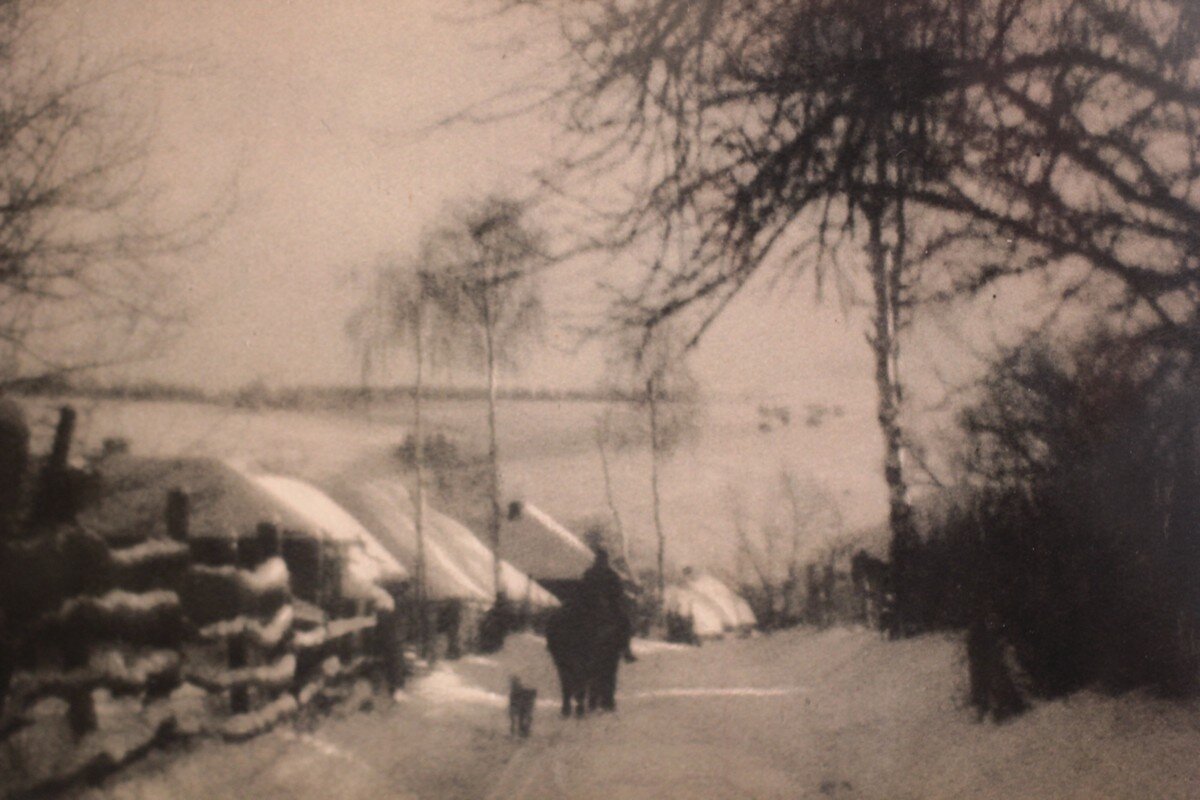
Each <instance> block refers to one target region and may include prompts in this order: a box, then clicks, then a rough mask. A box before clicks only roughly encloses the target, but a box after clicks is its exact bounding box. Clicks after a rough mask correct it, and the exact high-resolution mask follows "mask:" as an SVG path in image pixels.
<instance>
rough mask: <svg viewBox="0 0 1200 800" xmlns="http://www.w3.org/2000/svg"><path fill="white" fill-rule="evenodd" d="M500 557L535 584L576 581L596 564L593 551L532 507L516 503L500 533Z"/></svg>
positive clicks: (527, 504) (545, 514)
mask: <svg viewBox="0 0 1200 800" xmlns="http://www.w3.org/2000/svg"><path fill="white" fill-rule="evenodd" d="M500 554H501V555H502V556H503V557H504V559H505V560H507V561H510V562H511V563H512V564H514V565H515V566H517V567H518V568H520V569H522V570H524V571H525V572H526V573H528V574H529V575H530V576H532V577H533V578H534V580H572V579H578V578H579V577H580V576H581V575H583V572H584V570H586V569H587V568H588V567H589V566H591V564H592V560H593V554H592V551H591V549H590V548H588V546H587V545H585V544H584V543H583V542H582V541H580V539H579V537H577V536H576V535H575V534H574V533H572V532H571V531H569V530H567V529H566V528H565V527H563V526H562V525H561V524H559V523H558V521H557V520H555V519H554V518H553V517H551V516H550V515H549V514H547V513H546V512H545V511H543V510H542V509H540V508H538V507H537V506H535V505H534V504H532V503H526V502H522V503H514V504H513V505H512V506H511V507H510V510H509V514H508V515H507V518H506V519H505V521H504V524H503V526H502V527H501V531H500Z"/></svg>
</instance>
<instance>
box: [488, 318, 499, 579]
mask: <svg viewBox="0 0 1200 800" xmlns="http://www.w3.org/2000/svg"><path fill="white" fill-rule="evenodd" d="M484 308H485V313H484V345H485V350H486V356H487V380H488V462H489V464H490V465H491V475H490V476H489V477H490V484H491V485H490V492H489V494H490V495H491V497H490V499H491V505H492V509H491V517H490V518H489V519H488V534H489V535H488V539H489V541H490V542H491V544H492V588H493V590H494V591H495V595H496V597H499V596H500V592H501V584H500V447H499V445H498V444H497V442H496V348H495V332H494V331H493V330H492V318H491V307H490V303H485V304H484Z"/></svg>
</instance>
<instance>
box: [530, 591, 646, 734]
mask: <svg viewBox="0 0 1200 800" xmlns="http://www.w3.org/2000/svg"><path fill="white" fill-rule="evenodd" d="M627 640H628V637H627V635H626V634H625V631H624V629H623V627H622V625H621V621H620V620H619V619H618V618H617V617H615V616H614V615H613V614H610V613H606V610H605V609H604V608H603V607H602V606H600V605H598V604H595V603H589V602H585V601H583V600H574V601H572V602H568V603H566V604H565V605H563V607H562V608H560V609H558V611H556V612H554V614H553V615H552V616H551V617H550V620H549V621H548V622H547V624H546V648H547V649H548V650H549V651H550V658H551V659H552V660H553V661H554V667H555V669H557V670H558V680H559V683H560V684H561V685H562V696H563V704H562V715H563V716H564V717H569V716H570V715H571V700H572V699H574V700H575V715H576V716H579V717H582V716H583V715H584V712H585V710H587V709H595V708H597V707H599V708H602V709H605V710H608V711H613V710H615V709H616V707H617V701H616V693H617V668H618V666H619V665H620V659H621V653H622V651H623V650H624V649H625V646H626V642H627Z"/></svg>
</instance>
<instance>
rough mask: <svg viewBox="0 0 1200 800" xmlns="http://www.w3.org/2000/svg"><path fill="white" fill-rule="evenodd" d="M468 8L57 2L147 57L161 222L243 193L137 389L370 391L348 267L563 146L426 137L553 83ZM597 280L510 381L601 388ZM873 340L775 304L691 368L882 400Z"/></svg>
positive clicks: (833, 309) (571, 273) (728, 385)
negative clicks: (254, 386) (501, 95)
mask: <svg viewBox="0 0 1200 800" xmlns="http://www.w3.org/2000/svg"><path fill="white" fill-rule="evenodd" d="M452 11H453V9H452V8H451V7H450V6H447V4H446V3H445V2H438V1H437V0H396V1H395V2H380V1H379V0H360V1H359V2H347V0H336V1H335V0H300V1H293V2H283V1H282V0H256V2H252V3H251V2H240V1H238V0H223V1H217V0H212V1H210V2H202V1H201V0H157V1H156V2H153V3H147V2H144V0H104V1H103V2H100V1H97V0H88V1H87V2H83V1H82V0H78V1H77V2H76V3H68V4H65V5H64V6H62V7H61V10H60V11H59V12H58V13H60V15H61V17H62V20H63V23H64V29H65V30H66V36H65V41H66V42H67V43H68V46H76V44H77V46H78V47H79V48H80V49H81V50H82V51H84V52H87V53H95V54H98V55H104V54H111V53H122V54H125V55H135V56H141V55H145V56H148V57H151V59H152V61H153V64H154V67H153V68H152V69H149V70H140V71H138V72H137V73H136V74H135V75H133V76H131V77H129V78H128V79H127V83H128V85H127V86H126V87H124V91H125V100H126V102H128V103H129V106H130V113H142V112H145V111H147V110H149V111H152V112H153V115H154V120H155V126H156V130H157V135H156V140H155V141H156V149H155V153H154V158H153V160H152V163H151V176H152V179H153V181H155V182H157V183H160V184H161V185H162V186H163V187H164V189H165V194H164V196H163V199H162V208H163V210H164V213H168V212H173V213H180V210H181V209H192V208H202V207H205V205H206V204H208V205H212V204H214V203H220V202H222V199H223V198H225V197H227V196H228V187H229V186H230V185H231V184H236V192H235V194H234V196H235V198H236V207H235V210H234V213H233V214H232V216H231V218H230V219H229V220H228V222H227V223H226V224H225V225H224V226H223V227H222V228H221V230H220V232H219V233H218V235H217V236H216V238H215V239H214V241H212V242H211V244H210V245H209V246H208V247H207V248H205V249H204V250H203V251H200V252H196V253H194V254H190V255H189V256H188V258H187V260H186V263H185V264H184V267H183V269H182V274H181V276H180V277H181V283H180V285H181V288H182V289H183V291H184V292H185V294H186V296H187V299H188V300H189V301H190V303H191V306H192V308H193V309H194V319H193V323H192V324H191V326H190V327H189V328H188V330H187V331H186V333H185V334H184V335H183V337H182V339H181V340H180V341H179V343H178V345H177V346H176V347H175V349H174V350H173V351H172V355H171V357H170V358H168V359H166V360H164V361H162V362H159V363H156V364H154V365H153V366H152V367H149V368H142V372H143V373H146V372H149V373H150V374H153V375H155V376H156V377H160V378H164V379H168V380H179V381H199V382H202V383H204V384H207V385H210V386H230V385H236V384H240V383H242V382H245V381H248V380H252V379H256V378H261V379H263V380H265V381H267V382H269V383H274V384H295V383H327V382H342V383H345V382H352V381H355V380H357V378H358V370H359V364H358V361H357V360H356V358H355V357H354V355H353V353H352V350H351V348H350V347H349V345H348V343H347V341H346V339H345V336H344V335H343V332H342V330H343V328H342V326H343V321H344V319H345V317H346V314H347V311H348V308H349V306H350V304H351V303H352V302H353V298H354V289H353V287H352V285H351V280H350V278H351V275H352V273H353V272H354V270H355V269H356V268H360V269H361V268H362V267H363V266H366V265H369V264H371V263H372V262H373V261H374V260H376V259H377V258H378V256H379V255H380V254H381V253H386V252H397V253H403V252H405V251H407V250H409V249H411V248H412V247H413V245H414V244H415V241H416V238H417V236H418V235H419V233H420V231H421V230H422V228H423V227H425V226H427V225H429V224H430V223H431V222H432V221H433V220H435V219H436V218H437V216H438V214H439V212H440V211H441V210H442V208H443V205H444V203H445V202H446V201H448V200H456V199H462V198H470V197H477V196H479V195H481V194H484V193H488V192H493V191H506V190H518V191H519V190H521V189H522V188H524V187H525V185H526V184H525V180H526V178H525V176H526V175H527V174H528V172H529V171H530V170H531V169H533V168H534V167H536V166H538V165H539V164H540V163H541V162H540V159H542V158H544V157H545V156H546V155H547V154H548V153H551V152H553V149H554V145H555V142H556V139H555V128H554V127H553V126H552V125H551V124H548V123H547V122H546V121H545V120H543V119H540V118H537V117H527V118H522V119H519V120H515V121H510V122H506V123H503V124H494V125H487V126H478V125H461V126H457V127H454V128H452V129H441V130H437V131H435V132H433V133H430V132H429V130H428V129H429V126H430V125H431V124H432V123H434V122H435V121H437V120H439V119H441V118H443V117H445V116H446V115H448V114H452V113H454V112H456V111H459V110H461V109H463V108H465V107H467V106H469V105H471V104H473V103H477V102H479V101H481V100H484V99H486V98H488V97H491V96H493V95H495V94H496V93H497V92H503V91H505V90H507V89H510V88H512V87H514V86H519V85H522V83H523V82H528V81H530V80H537V79H538V78H539V73H538V70H539V69H540V68H541V62H540V61H539V60H538V58H537V52H538V48H537V45H538V41H537V33H536V32H535V33H533V34H531V35H525V36H524V37H523V38H524V41H525V44H527V45H529V44H532V45H533V47H532V48H531V50H526V49H521V48H517V47H513V46H512V42H511V39H512V36H511V34H512V31H511V30H509V29H506V28H501V27H499V26H497V25H496V24H495V23H494V22H489V23H482V24H481V23H464V22H463V21H462V20H460V19H454V18H452V17H451V16H450V13H452ZM531 51H532V52H531ZM589 269H590V265H584V266H580V265H567V266H565V267H563V268H562V269H561V270H558V271H557V272H555V273H554V274H552V275H551V276H550V280H549V286H548V287H547V295H548V299H549V301H550V307H551V311H552V313H553V319H554V321H555V325H553V326H552V327H551V330H550V335H549V336H548V338H547V343H546V345H545V346H544V347H542V348H540V350H539V352H537V353H536V354H532V355H531V357H530V358H529V359H528V362H529V363H528V365H527V367H526V368H525V369H524V371H523V372H522V374H521V375H519V376H511V375H510V376H506V381H507V382H509V383H513V382H520V383H522V384H526V385H531V386H591V385H594V384H595V383H596V382H597V381H598V379H599V377H600V376H599V372H600V368H601V367H600V364H601V360H600V358H599V356H598V353H597V352H596V351H595V349H592V350H585V351H584V352H583V353H574V352H572V351H571V349H570V348H571V345H572V344H573V343H574V336H573V335H572V334H571V333H570V332H569V331H568V330H567V329H566V325H567V323H572V322H578V315H579V313H581V310H582V309H586V308H587V307H588V298H593V297H594V296H595V295H594V291H593V289H592V287H593V282H594V274H593V273H592V272H590V271H589ZM865 328H866V326H865V323H864V321H863V319H862V318H861V316H857V315H855V314H853V313H852V314H851V315H850V319H847V318H846V317H845V315H844V312H843V309H842V308H841V307H840V306H839V304H838V303H837V302H834V301H829V300H827V301H826V302H825V303H823V304H821V305H819V306H818V305H816V304H814V302H813V294H812V291H811V288H810V287H806V286H803V285H802V286H801V287H799V288H798V289H797V290H796V291H794V292H792V293H782V292H779V291H776V292H771V291H769V290H767V289H766V288H760V289H759V290H758V291H757V292H754V291H752V292H750V293H749V294H748V295H747V296H745V297H744V298H743V299H742V300H741V301H740V302H739V303H735V304H734V306H733V307H731V309H730V311H729V313H728V314H727V315H726V317H725V318H724V319H723V320H722V321H721V322H720V323H719V324H718V325H717V326H716V327H714V328H713V330H712V333H711V335H710V337H709V339H708V340H707V341H706V343H705V344H704V345H703V346H702V347H701V349H700V351H699V352H698V353H697V354H696V358H695V367H696V369H697V371H698V372H699V374H700V376H701V379H702V381H703V382H704V383H705V385H706V386H707V387H708V388H709V389H712V390H715V391H719V392H723V393H737V394H744V395H749V396H752V397H767V396H773V397H782V398H789V399H793V400H797V401H800V402H813V401H831V400H832V401H838V402H861V403H865V404H869V403H870V402H871V398H872V397H873V384H872V381H871V374H872V372H871V359H870V352H869V349H868V347H867V345H866V343H865V339H864V331H865ZM953 338H954V337H953V335H952V334H950V333H948V332H947V331H945V330H943V329H941V328H935V330H934V332H933V335H932V336H926V337H925V341H924V342H922V341H917V342H914V343H912V345H911V346H910V347H909V358H910V363H913V364H919V363H920V362H921V361H922V360H925V361H927V362H928V361H932V362H934V363H936V362H938V361H945V360H946V358H948V357H949V356H947V355H946V354H947V353H951V351H952V350H953V347H952V340H953ZM931 342H932V344H931ZM960 355H961V353H959V354H958V355H954V356H953V357H954V358H959V357H960ZM395 366H396V369H395V371H394V372H395V374H394V379H395V380H400V381H403V380H406V379H407V377H408V376H407V375H406V374H405V373H406V362H404V361H400V360H397V362H396V365H395ZM943 366H944V365H943Z"/></svg>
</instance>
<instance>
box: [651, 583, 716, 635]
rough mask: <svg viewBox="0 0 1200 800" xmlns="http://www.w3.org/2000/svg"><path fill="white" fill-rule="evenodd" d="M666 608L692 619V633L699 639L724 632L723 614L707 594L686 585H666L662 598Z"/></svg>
mask: <svg viewBox="0 0 1200 800" xmlns="http://www.w3.org/2000/svg"><path fill="white" fill-rule="evenodd" d="M664 605H665V606H666V610H667V612H668V613H671V614H678V615H679V616H681V617H686V618H688V619H690V620H691V621H692V633H694V634H695V635H696V636H698V637H699V638H701V639H709V638H715V637H717V636H721V635H723V634H724V633H725V630H726V625H725V615H724V614H723V613H722V612H721V607H720V606H718V605H717V604H716V603H715V602H713V601H712V600H711V599H709V598H708V597H707V596H705V595H703V594H701V593H700V592H697V591H696V590H695V589H692V588H690V587H688V586H668V587H667V590H666V597H665V598H664Z"/></svg>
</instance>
